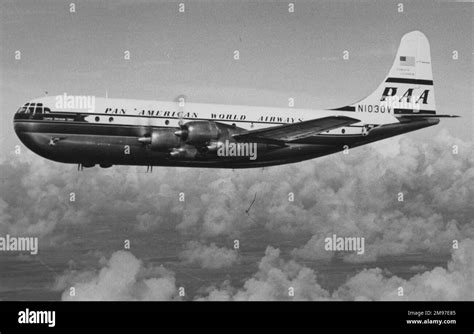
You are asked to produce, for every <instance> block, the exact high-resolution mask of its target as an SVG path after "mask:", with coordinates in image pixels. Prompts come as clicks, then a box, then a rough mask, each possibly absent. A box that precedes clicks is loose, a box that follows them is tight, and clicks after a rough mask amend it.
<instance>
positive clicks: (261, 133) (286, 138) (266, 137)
mask: <svg viewBox="0 0 474 334" xmlns="http://www.w3.org/2000/svg"><path fill="white" fill-rule="evenodd" d="M357 122H360V120H359V119H356V118H352V117H346V116H329V117H323V118H317V119H312V120H309V121H304V122H298V123H291V124H284V125H280V126H275V127H271V128H265V129H259V130H253V131H249V132H245V133H240V134H236V135H234V136H233V137H234V138H235V140H237V141H246V142H257V143H267V144H280V145H284V144H285V143H286V142H291V141H294V140H298V139H303V138H307V137H311V136H314V135H317V134H319V133H321V132H324V131H328V130H332V129H335V128H339V127H341V126H346V125H349V124H354V123H357Z"/></svg>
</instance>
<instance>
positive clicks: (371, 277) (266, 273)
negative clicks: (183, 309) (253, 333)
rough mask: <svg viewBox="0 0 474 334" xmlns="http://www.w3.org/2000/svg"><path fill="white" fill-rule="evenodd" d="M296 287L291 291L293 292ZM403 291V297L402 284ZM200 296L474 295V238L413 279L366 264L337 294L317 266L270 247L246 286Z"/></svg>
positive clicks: (430, 298)
mask: <svg viewBox="0 0 474 334" xmlns="http://www.w3.org/2000/svg"><path fill="white" fill-rule="evenodd" d="M290 288H293V293H294V295H293V296H290V294H289V291H290ZM399 288H402V289H403V294H402V295H401V296H400V295H399V292H400V289H399ZM197 299H198V300H359V301H360V300H425V301H444V300H445V301H456V300H474V240H472V239H466V240H464V241H462V242H461V243H460V244H459V249H453V251H452V259H451V261H449V262H448V264H447V269H446V268H442V267H436V268H434V269H433V270H431V271H426V272H424V273H421V274H417V275H415V276H413V277H411V278H409V279H403V278H400V277H397V276H390V275H389V274H387V273H385V272H384V271H383V270H382V269H380V268H372V269H364V270H363V271H361V272H359V273H357V274H356V275H354V276H353V277H351V278H349V279H348V280H347V281H346V283H344V284H343V285H341V286H340V287H339V288H338V289H337V290H335V291H334V292H333V293H330V292H329V291H327V290H325V289H323V288H322V287H321V286H320V285H319V284H318V282H317V274H316V273H315V271H314V270H312V269H310V268H307V267H305V266H302V265H300V264H298V263H297V262H295V261H294V260H289V261H285V260H283V259H281V258H280V252H279V250H278V249H274V248H272V247H268V248H267V250H266V252H265V256H264V257H263V258H262V260H261V261H260V264H259V267H258V271H257V273H255V274H254V275H253V276H252V277H251V278H249V279H247V280H246V281H245V283H244V284H243V287H242V288H240V289H238V288H233V287H232V286H231V285H230V284H229V282H225V283H224V284H223V285H222V286H220V287H209V288H207V289H206V291H205V295H204V296H201V297H199V298H197Z"/></svg>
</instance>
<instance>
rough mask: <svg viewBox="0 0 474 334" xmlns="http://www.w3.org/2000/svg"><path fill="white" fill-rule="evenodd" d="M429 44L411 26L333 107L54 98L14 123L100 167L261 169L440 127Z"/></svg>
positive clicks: (50, 148) (49, 151)
mask: <svg viewBox="0 0 474 334" xmlns="http://www.w3.org/2000/svg"><path fill="white" fill-rule="evenodd" d="M443 117H458V116H456V115H440V114H437V113H436V107H435V95H434V86H433V75H432V70H431V55H430V46H429V42H428V39H427V38H426V36H425V35H424V34H423V33H421V32H419V31H412V32H410V33H407V34H406V35H404V36H403V37H402V39H401V42H400V45H399V48H398V51H397V54H396V57H395V60H394V62H393V65H392V67H391V69H390V71H389V73H388V75H387V76H386V78H385V80H384V81H383V82H382V83H381V84H380V85H379V86H378V87H377V89H376V90H375V91H373V93H372V94H370V95H369V96H367V97H366V98H363V99H361V100H359V101H357V102H354V103H352V104H349V105H346V106H343V107H339V108H334V109H328V110H310V109H297V108H269V107H250V106H233V105H222V104H203V103H190V102H189V103H188V102H186V101H185V97H184V96H181V97H179V98H178V99H177V100H175V101H169V102H163V101H145V100H131V99H111V98H95V97H94V96H74V95H69V96H68V95H67V94H66V93H64V94H63V95H58V96H46V97H41V98H37V99H34V100H31V101H30V102H28V103H26V104H24V105H23V106H22V107H20V108H19V109H18V111H17V112H16V114H15V116H14V129H15V132H16V134H17V135H18V137H19V139H20V140H21V142H22V143H23V144H24V145H25V146H26V147H28V148H29V149H30V150H32V151H33V152H35V153H36V154H38V155H40V156H42V157H44V158H47V159H50V160H54V161H57V162H62V163H70V164H78V168H79V169H82V168H84V167H86V168H87V167H93V166H95V165H99V166H100V167H103V168H108V167H111V166H113V165H137V166H140V165H141V166H147V168H152V167H153V166H181V167H208V168H232V169H234V168H252V167H266V166H273V165H281V164H288V163H295V162H299V161H303V160H308V159H313V158H317V157H321V156H325V155H328V154H332V153H336V152H340V151H343V150H346V149H349V148H353V147H357V146H361V145H365V144H368V143H372V142H375V141H378V140H382V139H385V138H389V137H393V136H397V135H400V134H403V133H407V132H410V131H414V130H418V129H422V128H425V127H428V126H433V125H436V124H438V123H439V121H440V118H443Z"/></svg>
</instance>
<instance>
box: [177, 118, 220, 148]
mask: <svg viewBox="0 0 474 334" xmlns="http://www.w3.org/2000/svg"><path fill="white" fill-rule="evenodd" d="M175 135H176V136H178V137H180V138H181V139H182V140H183V141H184V142H185V143H186V144H189V145H194V146H201V145H205V144H207V143H209V142H210V141H215V140H217V138H218V137H219V128H218V126H217V124H216V122H210V121H191V122H187V123H185V124H184V125H183V126H182V129H181V130H178V131H176V132H175Z"/></svg>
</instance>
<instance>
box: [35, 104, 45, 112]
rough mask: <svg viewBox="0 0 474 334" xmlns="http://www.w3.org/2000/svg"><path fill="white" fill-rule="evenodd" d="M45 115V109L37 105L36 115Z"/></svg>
mask: <svg viewBox="0 0 474 334" xmlns="http://www.w3.org/2000/svg"><path fill="white" fill-rule="evenodd" d="M42 113H43V107H41V106H39V105H37V106H36V109H35V114H42Z"/></svg>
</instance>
